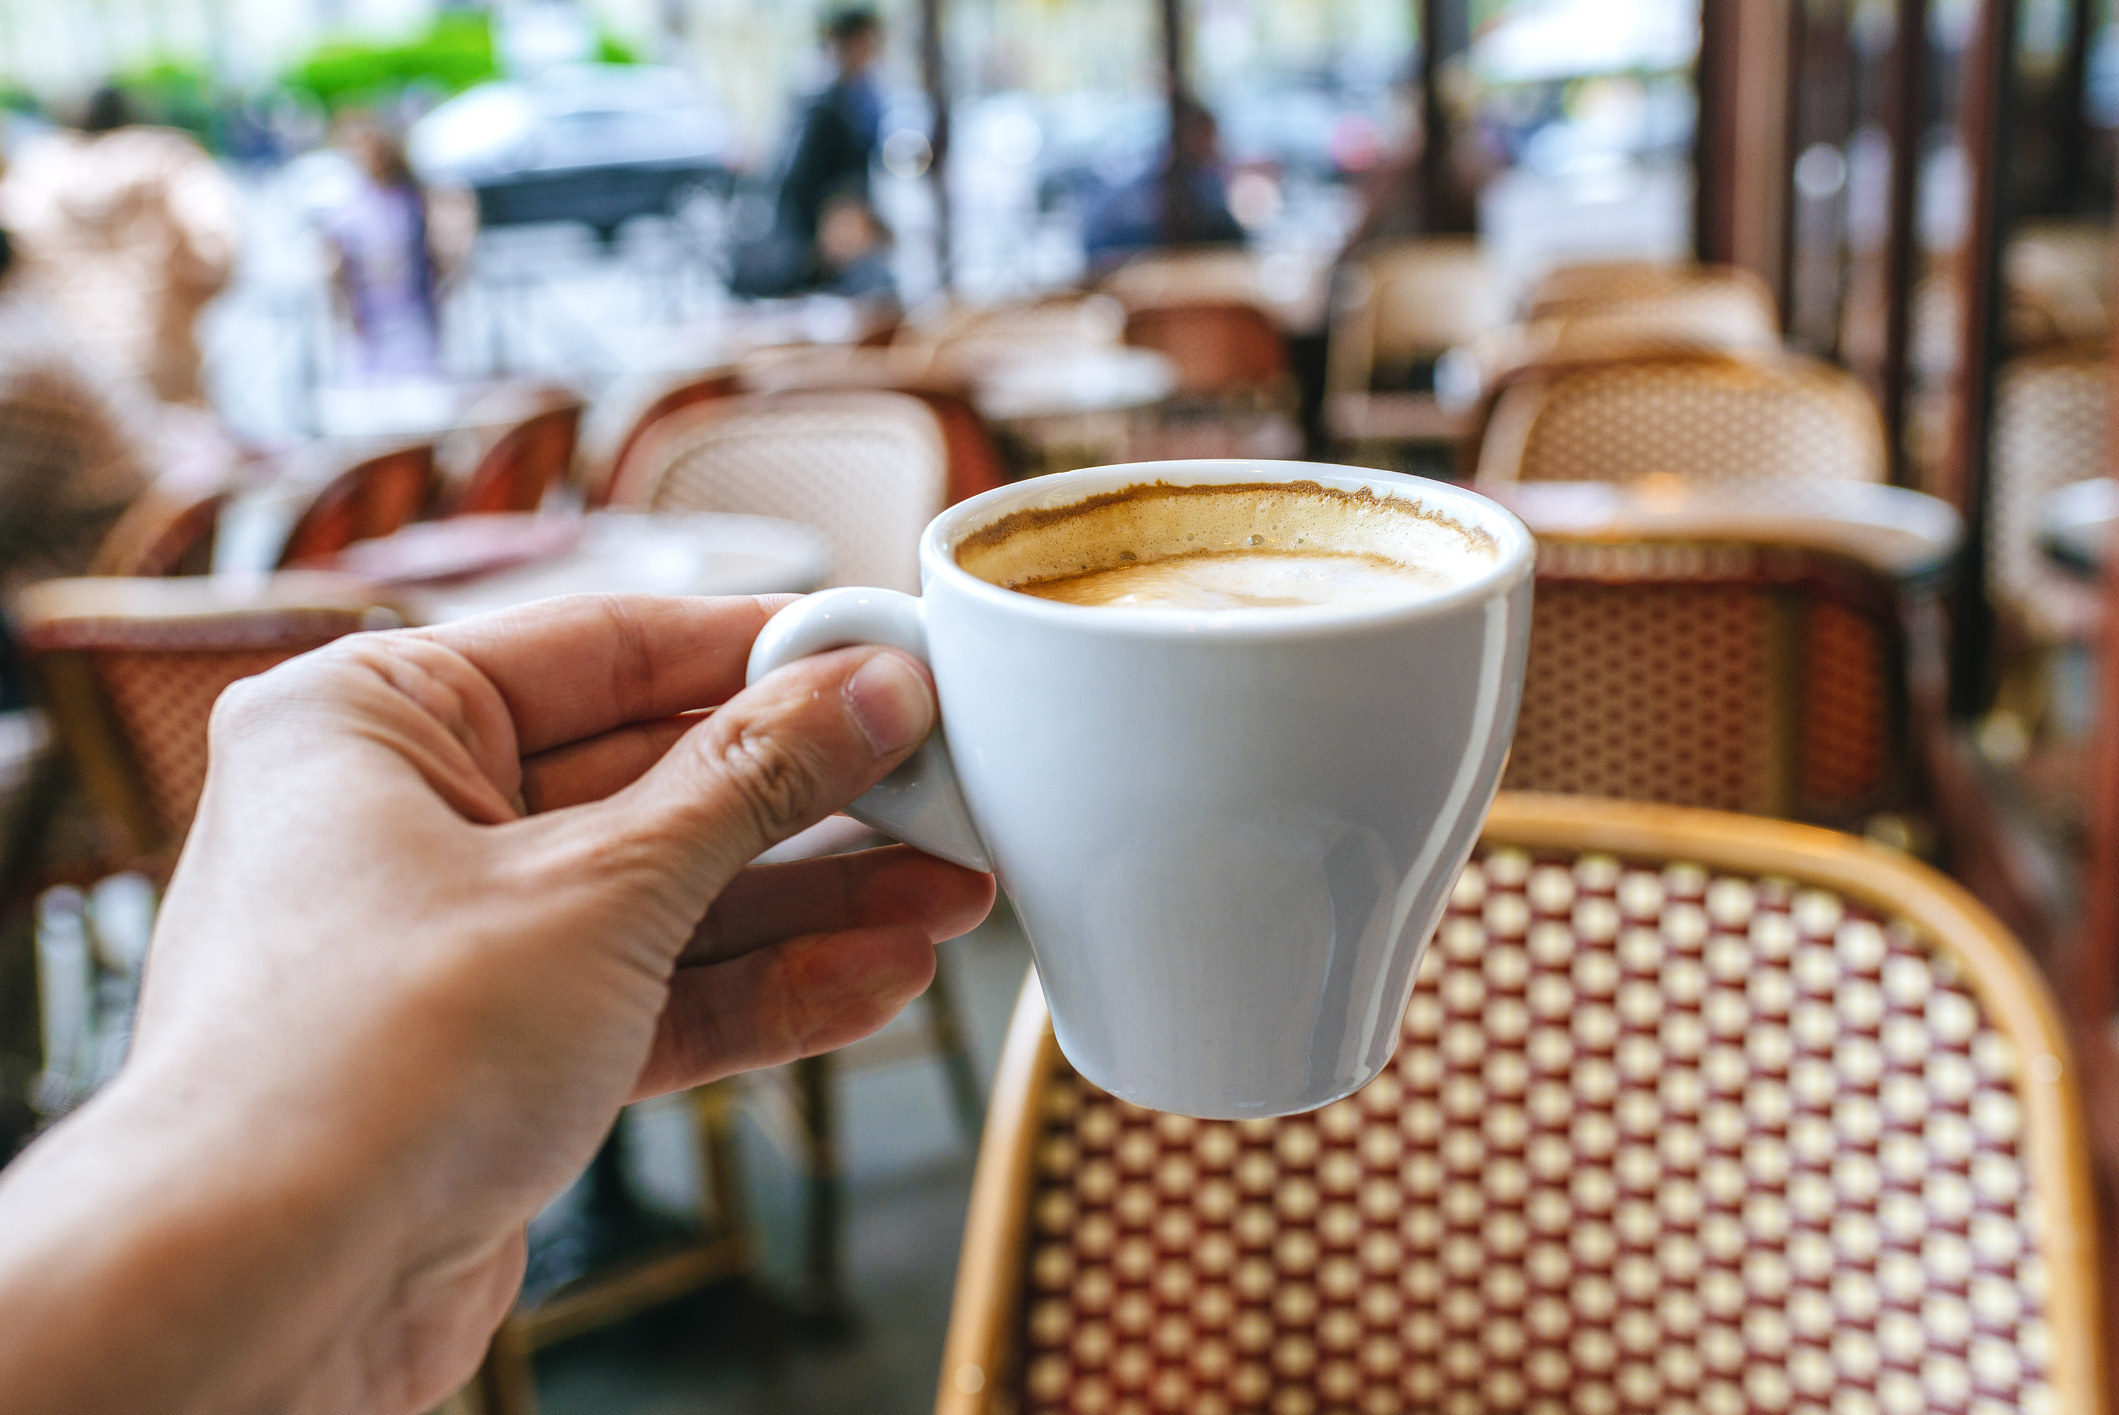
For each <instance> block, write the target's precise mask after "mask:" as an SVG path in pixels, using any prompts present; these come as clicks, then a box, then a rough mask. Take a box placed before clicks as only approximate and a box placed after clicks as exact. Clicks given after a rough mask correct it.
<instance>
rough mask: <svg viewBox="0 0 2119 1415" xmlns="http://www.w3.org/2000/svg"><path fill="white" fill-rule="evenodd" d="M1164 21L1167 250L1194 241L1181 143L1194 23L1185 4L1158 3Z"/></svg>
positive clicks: (1178, 0)
mask: <svg viewBox="0 0 2119 1415" xmlns="http://www.w3.org/2000/svg"><path fill="white" fill-rule="evenodd" d="M1157 10H1158V12H1159V13H1160V15H1161V17H1162V42H1163V91H1164V93H1165V95H1166V96H1167V98H1168V100H1169V104H1170V147H1169V157H1168V158H1167V160H1166V161H1165V163H1164V165H1163V216H1162V237H1163V244H1164V245H1166V246H1179V245H1183V244H1185V243H1186V242H1187V241H1188V240H1190V239H1191V237H1192V223H1191V221H1190V220H1188V219H1187V218H1188V216H1189V213H1190V211H1191V207H1192V164H1191V161H1190V159H1189V158H1188V157H1187V155H1186V154H1185V152H1184V151H1183V149H1182V145H1181V144H1180V142H1179V139H1180V137H1181V136H1182V135H1183V132H1184V128H1185V123H1186V116H1185V115H1186V111H1187V110H1188V109H1189V108H1190V107H1191V104H1192V91H1191V88H1190V87H1189V85H1188V84H1187V82H1186V80H1185V49H1186V43H1185V41H1186V38H1187V35H1186V31H1185V26H1186V24H1187V23H1188V22H1189V20H1190V18H1191V17H1190V14H1189V13H1188V11H1187V8H1186V5H1185V3H1184V0H1158V3H1157Z"/></svg>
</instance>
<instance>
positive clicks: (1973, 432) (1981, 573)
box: [1938, 0, 2017, 718]
mask: <svg viewBox="0 0 2119 1415" xmlns="http://www.w3.org/2000/svg"><path fill="white" fill-rule="evenodd" d="M2016 21H2017V6H2016V0H1982V3H1981V5H1980V10H1979V20H1978V27H1977V30H1976V32H1975V35H1974V38H1973V41H1972V48H1971V52H1970V54H1969V55H1968V56H1967V63H1966V72H1965V101H1964V149H1965V157H1966V160H1967V163H1968V164H1969V166H1970V168H1971V222H1970V224H1969V227H1968V229H1967V231H1966V234H1965V246H1964V251H1963V253H1962V254H1963V259H1962V279H1963V285H1964V289H1963V306H1964V323H1963V324H1962V326H1960V330H1961V334H1960V338H1959V339H1958V350H1959V355H1958V369H1957V397H1956V407H1955V409H1954V412H1955V414H1956V416H1955V418H1954V419H1953V427H1952V434H1953V435H1952V437H1951V444H1950V463H1949V466H1948V468H1947V474H1948V482H1947V484H1946V485H1945V486H1943V487H1940V488H1938V490H1939V491H1940V492H1941V494H1942V495H1943V497H1944V499H1945V500H1947V501H1949V502H1950V503H1951V504H1952V505H1954V506H1955V507H1956V508H1957V511H1958V514H1959V515H1961V516H1962V517H1964V529H1965V539H1964V555H1963V557H1962V560H1961V562H1960V564H1959V566H1958V575H1957V586H1956V591H1955V593H1954V595H1953V597H1952V604H1951V615H1950V618H1951V625H1950V630H1951V643H1950V715H1951V716H1952V717H1955V718H1967V717H1973V716H1976V715H1977V714H1978V713H1980V712H1981V711H1983V710H1984V709H1985V707H1986V699H1987V695H1988V688H1989V684H1988V676H1989V674H1988V669H1989V662H1988V661H1989V658H1990V657H1991V653H1992V649H1993V639H1994V607H1993V605H1992V604H1991V603H1990V602H1989V601H1988V599H1987V500H1988V487H1987V462H1988V452H1989V447H1990V443H1991V441H1992V430H1993V416H1994V380H1995V375H1996V373H1997V372H1998V370H1999V365H2000V362H2001V354H2002V333H2003V328H2002V326H2003V319H2004V316H2005V312H2006V307H2007V297H2006V295H2005V294H2004V292H2003V289H2002V255H2003V251H2004V248H2005V247H2006V246H2007V244H2008V230H2009V203H2008V183H2007V181H2006V180H2005V174H2004V173H2003V171H2002V163H2003V160H2004V157H2005V154H2006V146H2007V142H2008V137H2009V132H2010V127H2011V123H2012V120H2013V118H2014V116H2015V108H2016Z"/></svg>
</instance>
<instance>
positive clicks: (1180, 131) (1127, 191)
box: [1082, 98, 1243, 271]
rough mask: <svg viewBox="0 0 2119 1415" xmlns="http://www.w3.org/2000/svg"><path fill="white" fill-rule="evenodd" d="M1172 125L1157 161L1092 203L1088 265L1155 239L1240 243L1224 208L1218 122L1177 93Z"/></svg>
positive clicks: (1085, 228)
mask: <svg viewBox="0 0 2119 1415" xmlns="http://www.w3.org/2000/svg"><path fill="white" fill-rule="evenodd" d="M1171 128H1172V131H1171V134H1170V143H1169V145H1168V147H1167V149H1166V150H1165V153H1164V156H1163V159H1162V160H1161V161H1160V162H1155V163H1152V164H1150V165H1149V167H1148V168H1147V169H1146V170H1145V171H1143V172H1142V173H1141V174H1140V175H1139V176H1137V177H1135V178H1133V179H1132V180H1131V181H1128V182H1124V183H1121V184H1120V185H1118V186H1115V187H1112V188H1110V189H1109V190H1108V191H1106V192H1105V193H1104V194H1103V195H1102V196H1101V197H1099V198H1098V199H1097V200H1096V201H1095V202H1094V203H1093V204H1092V205H1091V207H1090V209H1089V215H1088V218H1087V219H1086V220H1085V221H1084V222H1083V225H1082V246H1083V248H1084V250H1085V251H1086V253H1087V255H1088V257H1089V268H1090V269H1091V270H1093V271H1094V270H1105V269H1108V268H1110V267H1111V266H1114V265H1117V264H1118V263H1119V262H1120V261H1122V260H1124V259H1126V257H1128V256H1133V255H1138V254H1140V253H1141V252H1142V251H1146V250H1153V249H1155V248H1157V247H1160V246H1211V245H1241V244H1242V243H1243V227H1242V226H1240V225H1239V224H1237V221H1236V218H1235V217H1234V216H1233V215H1231V214H1230V212H1229V188H1228V181H1227V178H1226V175H1225V174H1224V172H1223V170H1222V159H1221V125H1220V124H1219V123H1218V122H1216V121H1215V118H1214V113H1213V110H1212V109H1210V108H1208V107H1207V106H1206V105H1205V104H1203V103H1200V102H1198V101H1197V100H1196V99H1190V98H1186V99H1181V100H1179V102H1178V103H1177V105H1176V111H1175V113H1174V114H1173V115H1172V124H1171ZM1173 198H1174V200H1173Z"/></svg>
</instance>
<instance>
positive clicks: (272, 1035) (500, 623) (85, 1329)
mask: <svg viewBox="0 0 2119 1415" xmlns="http://www.w3.org/2000/svg"><path fill="white" fill-rule="evenodd" d="M785 602H786V600H785V598H775V599H722V600H712V599H655V598H649V597H644V596H633V597H611V596H602V597H590V596H584V597H578V598H573V599H562V600H548V601H545V602H543V603H541V604H537V605H533V606H528V607H526V608H523V609H520V610H514V611H505V612H502V613H500V614H495V615H489V616H486V617H483V618H479V619H471V620H466V621H462V622H460V623H457V624H453V625H449V626H446V627H443V628H438V629H415V630H403V631H397V632H391V633H369V634H356V635H353V636H351V637H349V638H346V639H342V640H340V641H338V642H337V643H335V644H332V645H330V646H328V647H326V648H324V649H321V650H319V651H317V652H315V653H311V654H308V655H305V656H303V657H301V658H298V659H295V660H292V661H291V662H289V663H286V664H283V665H281V666H280V667H278V668H275V669H273V670H272V671H270V672H269V673H266V674H264V675H262V676H260V677H256V678H251V679H247V680H245V681H243V682H241V683H238V684H237V685H236V686H235V687H233V688H231V689H230V690H229V691H228V692H227V693H226V694H225V695H224V696H223V697H222V699H221V701H220V703H219V705H218V706H217V707H216V708H215V710H214V714H213V720H212V729H211V731H212V744H211V758H210V766H209V769H208V774H207V782H206V790H205V795H204V797H203V799H202V801H201V803H200V807H199V815H198V818H197V821H196V823H195V824H194V825H193V826H192V829H191V832H190V835H189V838H188V839H187V840H186V842H185V845H184V850H183V854H182V857H181V858H180V859H179V861H178V864H177V867H176V872H175V874H174V876H173V877H172V879H171V881H170V884H169V888H168V892H167V894H166V895H165V897H164V900H163V904H162V908H161V913H160V917H159V918H158V920H157V922H156V927H155V935H154V942H153V947H152V951H151V953H150V957H149V962H148V965H147V975H146V985H145V991H144V994H143V996H142V1000H141V1006H140V1012H139V1019H138V1024H137V1029H136V1031H135V1034H134V1040H133V1047H132V1052H131V1055H130V1057H129V1058H128V1060H127V1062H126V1064H125V1066H124V1067H123V1069H122V1070H121V1071H120V1072H119V1073H118V1075H117V1077H116V1078H115V1079H114V1080H113V1081H112V1082H111V1083H110V1084H109V1085H108V1086H107V1087H106V1088H105V1089H104V1090H103V1091H101V1092H100V1093H99V1094H97V1095H96V1096H95V1097H94V1098H93V1099H91V1100H90V1101H89V1102H87V1103H86V1104H85V1105H84V1106H82V1107H81V1108H80V1109H79V1110H77V1111H76V1112H74V1113H73V1114H72V1115H70V1116H69V1117H68V1118H67V1119H65V1120H63V1121H61V1122H60V1123H59V1124H57V1125H55V1126H54V1127H52V1129H51V1130H49V1131H47V1132H46V1133H45V1134H44V1136H42V1137H41V1138H40V1139H39V1140H37V1141H36V1142H35V1143H33V1144H32V1145H31V1146H30V1147H29V1148H28V1149H27V1150H26V1151H24V1153H23V1155H22V1156H21V1157H20V1158H19V1159H18V1160H17V1161H16V1162H15V1164H14V1165H13V1166H12V1167H11V1168H9V1169H8V1170H6V1171H4V1172H0V1411H6V1412H10V1415H13V1412H29V1411H37V1412H40V1413H43V1412H49V1413H50V1415H57V1412H75V1411H78V1412H89V1411H114V1410H124V1411H127V1412H131V1413H132V1415H156V1412H163V1411H168V1412H175V1411H198V1410H211V1411H217V1412H243V1411H260V1412H262V1411H294V1410H299V1411H303V1412H309V1413H310V1415H332V1413H333V1412H347V1415H354V1412H358V1413H359V1415H411V1412H415V1411H419V1410H424V1409H427V1408H429V1407H431V1406H432V1405H434V1404H435V1403H436V1402H438V1401H439V1400H440V1399H442V1398H443V1397H444V1396H446V1395H447V1394H448V1393H449V1392H450V1391H451V1390H453V1389H455V1388H456V1387H457V1386H458V1385H460V1384H461V1383H462V1382H464V1381H465V1380H467V1379H468V1378H469V1377H470V1376H471V1374H472V1372H473V1371H474V1370H476V1368H477V1366H478V1363H479V1360H480V1358H481V1356H482V1355H483V1353H484V1350H485V1346H486V1342H487V1340H488V1338H489V1337H490V1336H491V1334H492V1332H493V1331H494V1329H495V1328H496V1327H497V1326H498V1324H499V1323H500V1320H501V1318H502V1317H503V1316H504V1315H505V1314H506V1313H507V1311H508V1310H509V1307H510V1305H511V1304H512V1303H513V1301H514V1299H515V1294H516V1291H517V1289H518V1287H519V1285H520V1283H521V1279H522V1273H523V1256H524V1230H525V1226H526V1225H527V1223H528V1222H529V1220H530V1218H531V1216H532V1215H534V1214H536V1213H537V1212H538V1211H539V1209H540V1208H542V1207H543V1206H544V1204H545V1203H546V1202H547V1201H548V1200H550V1199H551V1198H552V1197H553V1196H554V1195H555V1194H557V1193H558V1192H559V1191H560V1190H562V1189H563V1188H565V1187H566V1185H567V1184H568V1183H569V1181H570V1180H572V1179H573V1177H574V1176H575V1175H576V1174H577V1173H579V1172H580V1170H581V1169H582V1167H583V1165H585V1164H586V1163H587V1162H588V1160H589V1157H590V1156H591V1155H592V1154H593V1153H594V1152H595V1149H596V1147H597V1144H598V1142H599V1141H600V1140H601V1139H602V1137H603V1136H604V1135H605V1134H606V1133H607V1132H608V1131H609V1130H610V1128H611V1126H612V1124H613V1122H614V1121H615V1120H616V1118H617V1115H618V1112H619V1109H620V1107H621V1106H623V1105H624V1104H626V1103H627V1102H628V1101H629V1100H634V1099H639V1098H642V1097H646V1096H651V1095H655V1094H658V1093H662V1092H667V1091H671V1090H675V1089H679V1088H684V1087H689V1086H694V1085H699V1084H703V1083H704V1082H706V1081H708V1080H711V1079H714V1078H717V1077H721V1076H726V1075H730V1074H732V1073H735V1072H738V1071H743V1070H747V1069H751V1068H755V1067H761V1066H770V1065H775V1064H779V1063H783V1062H786V1061H790V1060H792V1059H794V1058H797V1057H800V1056H805V1055H811V1054H814V1053H817V1052H820V1051H824V1050H828V1049H830V1048H834V1047H838V1046H843V1045H845V1044H847V1043H848V1042H851V1041H853V1040H854V1039H856V1038H858V1037H860V1036H862V1035H865V1034H866V1033H868V1032H871V1031H873V1030H875V1029H876V1028H877V1027H879V1026H881V1025H882V1024H883V1023H884V1022H885V1021H886V1020H887V1019H888V1018H889V1017H891V1016H892V1015H893V1014H895V1013H896V1012H897V1011H898V1010H899V1009H900V1008H902V1007H903V1006H904V1005H905V1004H906V1003H907V1002H909V1001H910V1000H911V999H912V998H913V997H915V996H916V995H918V994H919V993H920V992H921V991H922V990H923V989H925V988H926V986H927V985H928V983H929V981H930V980H931V979H932V977H933V974H934V966H935V960H934V945H935V943H936V941H937V940H940V939H944V938H950V937H954V936H956V935H958V934H961V933H964V932H966V931H968V930H969V929H971V928H973V927H975V926H976V925H977V923H978V922H979V920H980V919H982V918H983V917H984V916H985V914H986V912H987V910H988V908H989V907H990V906H991V904H992V900H993V881H992V879H991V878H990V877H989V876H986V875H983V874H977V873H974V872H972V871H970V870H966V869H962V868H960V867H958V866H956V865H952V864H947V863H945V862H943V861H940V860H936V859H933V858H932V857H929V856H926V855H922V854H919V853H918V852H916V851H913V850H911V849H909V848H907V847H904V846H895V847H890V848H886V849H880V850H871V851H866V852H862V853H857V854H851V855H838V856H830V857H826V858H821V859H811V860H805V861H800V862H796V863H789V864H777V865H766V866H752V865H749V862H750V861H751V860H753V859H755V858H756V857H757V856H758V855H759V854H760V853H761V852H762V851H763V850H765V849H766V848H767V847H768V846H770V845H772V844H774V843H775V842H778V841H781V840H785V839H787V838H788V837H790V836H792V835H794V834H796V833H797V832H799V831H801V830H803V829H804V828H806V827H808V826H810V825H812V824H815V823H816V822H818V821H820V820H822V819H823V818H824V817H825V816H827V815H829V814H830V813H831V812H832V811H834V810H836V809H837V808H839V807H840V806H842V805H844V804H845V803H846V802H848V801H850V800H851V799H853V797H855V796H856V795H858V794H860V793H861V792H862V791H864V790H866V789H867V788H869V787H870V786H873V785H874V784H875V783H876V782H877V781H878V780H880V779H881V778H882V777H883V775H884V774H885V773H887V772H888V771H890V770H891V769H892V768H893V767H895V766H896V765H897V764H898V763H900V762H902V761H904V760H905V758H906V757H907V756H908V755H909V754H910V753H911V751H912V750H913V748H914V746H915V745H916V744H917V743H919V742H920V741H921V740H922V739H924V738H925V737H926V736H927V735H928V733H929V732H930V731H931V730H932V728H933V726H934V724H935V714H936V709H935V704H934V696H933V685H932V682H931V680H930V679H929V677H928V675H927V671H926V669H925V668H924V667H923V666H921V665H920V664H919V663H918V662H917V661H916V660H914V659H912V658H911V657H910V656H908V655H905V654H903V653H900V652H898V651H897V650H894V649H885V648H876V647H860V648H848V649H841V650H838V651H836V652H832V653H826V654H820V655H817V656H815V657H812V658H806V659H803V660H801V661H800V662H798V663H794V664H791V665H789V666H787V667H785V668H782V669H780V670H779V671H778V672H775V673H773V674H771V675H770V676H768V677H766V678H765V679H763V680H761V681H760V682H759V683H757V684H756V685H754V686H751V687H749V688H745V687H743V681H744V667H745V662H746V660H747V658H748V656H749V652H750V646H751V642H752V640H753V639H754V638H755V636H756V635H757V633H758V631H759V629H760V628H762V627H763V625H764V623H765V621H766V619H767V618H768V617H769V616H770V615H771V613H772V612H773V611H774V610H775V609H777V608H778V607H779V606H780V605H781V604H783V603H785ZM717 705H718V706H717ZM705 708H713V711H712V712H711V713H708V714H704V715H701V714H700V713H699V712H698V710H699V709H705Z"/></svg>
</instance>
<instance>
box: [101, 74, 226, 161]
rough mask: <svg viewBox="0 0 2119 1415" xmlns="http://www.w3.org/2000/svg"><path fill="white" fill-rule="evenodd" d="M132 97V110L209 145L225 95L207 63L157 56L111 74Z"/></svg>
mask: <svg viewBox="0 0 2119 1415" xmlns="http://www.w3.org/2000/svg"><path fill="white" fill-rule="evenodd" d="M110 81H111V83H113V84H114V85H116V86H117V87H118V88H119V89H120V90H121V91H123V93H124V94H125V96H126V97H127V98H128V99H130V100H131V101H132V106H133V111H134V112H136V113H138V114H139V115H140V118H141V119H142V120H143V121H145V122H149V123H155V124H158V125H160V126H162V127H165V128H182V129H184V130H185V131H186V132H189V133H191V134H192V135H193V136H195V137H197V138H198V139H199V140H200V141H201V142H205V143H207V144H209V145H211V144H212V142H213V137H214V129H215V126H216V120H217V119H218V117H219V114H220V111H221V106H222V99H223V95H222V93H221V92H220V89H219V86H218V85H217V84H215V82H214V79H213V75H211V74H210V73H208V72H207V71H206V69H205V68H204V66H202V65H199V64H195V63H191V62H189V61H187V60H182V59H156V60H151V61H150V62H148V63H145V64H139V65H136V66H134V67H132V68H130V69H123V70H120V71H119V72H117V73H115V74H112V75H111V78H110Z"/></svg>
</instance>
